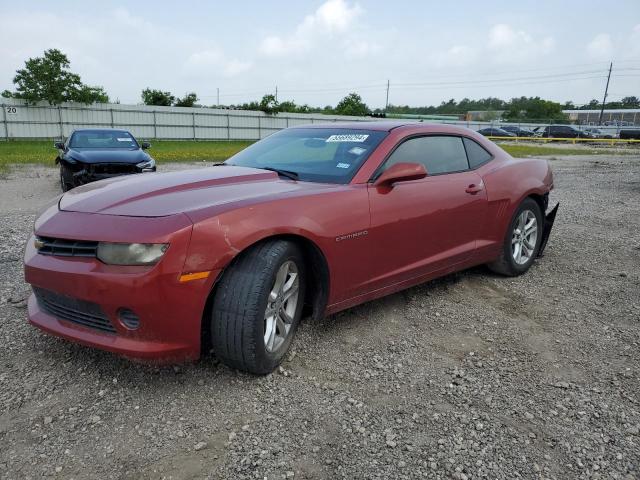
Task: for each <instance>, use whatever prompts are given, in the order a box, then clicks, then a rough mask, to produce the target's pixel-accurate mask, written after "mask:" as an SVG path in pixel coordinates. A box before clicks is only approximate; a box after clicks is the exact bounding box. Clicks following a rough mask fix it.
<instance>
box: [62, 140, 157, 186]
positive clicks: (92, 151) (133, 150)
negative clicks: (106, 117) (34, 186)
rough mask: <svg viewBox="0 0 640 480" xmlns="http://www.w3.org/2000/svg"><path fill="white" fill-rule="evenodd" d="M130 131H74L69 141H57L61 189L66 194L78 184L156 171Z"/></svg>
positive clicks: (144, 146) (153, 162)
mask: <svg viewBox="0 0 640 480" xmlns="http://www.w3.org/2000/svg"><path fill="white" fill-rule="evenodd" d="M150 146H151V145H150V144H149V143H147V142H142V143H138V141H137V140H136V139H135V138H134V136H133V135H132V134H131V133H130V132H128V131H126V130H116V129H81V130H74V131H73V132H72V133H71V135H70V136H69V138H67V141H66V142H56V143H55V147H56V148H57V149H58V156H57V157H56V164H59V165H60V186H61V187H62V191H63V192H66V191H67V190H70V189H72V188H74V187H77V186H78V185H83V184H85V183H89V182H93V181H96V180H102V179H105V178H111V177H117V176H120V175H131V174H134V173H144V172H155V171H156V162H155V160H154V159H153V158H152V157H151V156H150V155H149V154H148V153H147V152H145V150H146V149H148V148H149V147H150Z"/></svg>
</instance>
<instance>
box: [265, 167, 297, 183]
mask: <svg viewBox="0 0 640 480" xmlns="http://www.w3.org/2000/svg"><path fill="white" fill-rule="evenodd" d="M261 168H262V170H269V171H270V172H276V173H277V174H278V175H281V176H283V177H287V178H290V179H291V180H298V173H297V172H292V171H291V170H282V169H280V168H273V167H261Z"/></svg>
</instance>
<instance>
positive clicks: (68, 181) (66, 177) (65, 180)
mask: <svg viewBox="0 0 640 480" xmlns="http://www.w3.org/2000/svg"><path fill="white" fill-rule="evenodd" d="M60 188H62V191H63V192H68V191H69V190H71V189H72V188H73V172H72V171H71V169H70V168H69V167H67V166H66V165H65V164H64V163H60Z"/></svg>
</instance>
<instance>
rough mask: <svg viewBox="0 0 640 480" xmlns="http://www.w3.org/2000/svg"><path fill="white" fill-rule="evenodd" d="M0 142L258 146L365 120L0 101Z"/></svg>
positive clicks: (262, 113)
mask: <svg viewBox="0 0 640 480" xmlns="http://www.w3.org/2000/svg"><path fill="white" fill-rule="evenodd" d="M0 120H1V123H0V139H4V140H11V139H28V138H47V139H49V138H61V137H66V136H68V135H69V134H70V133H71V132H72V131H73V130H74V129H76V128H122V129H125V130H129V131H131V133H133V135H134V136H136V137H139V138H149V139H165V140H185V139H188V140H258V139H260V138H264V137H266V136H268V135H270V134H271V133H273V132H276V131H278V130H281V129H283V128H287V127H289V126H293V125H304V124H309V123H320V122H338V121H365V120H371V119H370V118H367V117H346V116H339V115H322V114H296V113H280V114H278V115H266V114H265V113H264V112H256V111H249V110H222V109H213V108H188V107H156V106H147V105H120V104H94V105H81V104H72V103H68V104H62V105H58V106H51V105H48V104H46V103H39V104H37V105H27V104H25V103H24V102H21V101H17V100H15V99H2V117H1V118H0Z"/></svg>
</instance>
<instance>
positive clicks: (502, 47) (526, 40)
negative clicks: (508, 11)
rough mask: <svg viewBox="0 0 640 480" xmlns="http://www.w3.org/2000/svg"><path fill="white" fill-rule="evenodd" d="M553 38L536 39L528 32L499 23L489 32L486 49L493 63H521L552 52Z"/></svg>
mask: <svg viewBox="0 0 640 480" xmlns="http://www.w3.org/2000/svg"><path fill="white" fill-rule="evenodd" d="M554 46H555V40H554V39H553V37H549V36H547V37H543V38H539V39H536V38H534V37H533V36H532V35H531V34H530V33H529V32H526V31H524V30H516V29H514V28H513V27H512V26H510V25H507V24H504V23H500V24H497V25H494V26H493V27H492V28H491V30H489V36H488V42H487V48H488V50H489V52H490V55H491V58H492V60H494V62H495V63H522V62H526V61H530V60H531V59H532V58H536V57H539V56H541V55H546V54H548V53H550V52H552V51H553V47H554Z"/></svg>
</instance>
